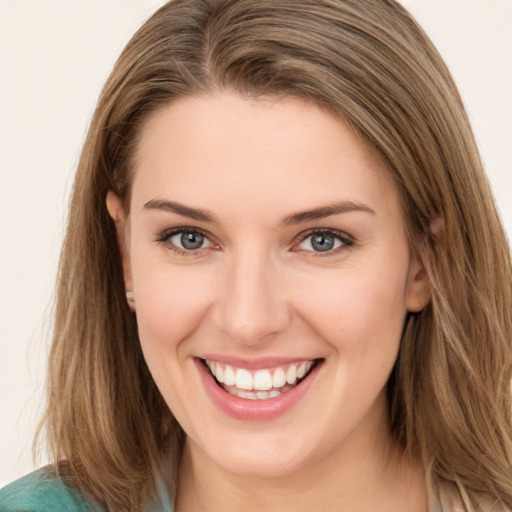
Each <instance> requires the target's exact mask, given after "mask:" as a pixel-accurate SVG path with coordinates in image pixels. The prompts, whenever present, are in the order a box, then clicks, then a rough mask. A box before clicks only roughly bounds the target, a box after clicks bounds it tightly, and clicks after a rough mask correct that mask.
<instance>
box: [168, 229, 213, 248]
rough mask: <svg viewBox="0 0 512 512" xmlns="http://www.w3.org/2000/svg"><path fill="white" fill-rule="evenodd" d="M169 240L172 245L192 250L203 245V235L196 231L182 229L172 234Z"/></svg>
mask: <svg viewBox="0 0 512 512" xmlns="http://www.w3.org/2000/svg"><path fill="white" fill-rule="evenodd" d="M170 240H171V242H172V243H173V244H174V245H177V246H178V247H181V248H182V249H186V250H188V251H193V250H196V249H200V248H201V247H202V246H203V244H204V242H205V237H204V236H203V234H202V233H198V232H197V231H182V232H181V233H177V234H175V235H174V236H172V237H171V238H170Z"/></svg>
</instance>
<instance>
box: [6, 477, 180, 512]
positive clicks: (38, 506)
mask: <svg viewBox="0 0 512 512" xmlns="http://www.w3.org/2000/svg"><path fill="white" fill-rule="evenodd" d="M0 511H1V512H57V511H58V512H106V510H105V509H104V508H102V507H100V506H99V505H98V504H96V503H95V502H94V501H93V500H92V499H90V498H89V499H88V498H87V497H86V496H83V495H82V494H81V493H80V492H79V491H77V490H76V489H74V488H73V487H71V485H68V484H66V482H65V481H64V480H63V479H62V478H60V477H58V476H57V475H56V474H55V473H54V472H52V471H51V470H48V469H40V470H38V471H35V472H34V473H30V474H29V475H27V476H24V477H23V478H20V479H19V480H16V481H15V482H13V483H12V484H9V485H8V486H7V487H4V488H3V489H0ZM146 512H173V511H172V505H171V500H170V498H169V494H168V493H167V492H164V493H163V496H162V498H161V499H160V498H159V499H157V500H155V503H154V504H153V505H152V506H151V507H150V508H149V509H148V510H147V511H146Z"/></svg>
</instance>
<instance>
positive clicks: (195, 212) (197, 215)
mask: <svg viewBox="0 0 512 512" xmlns="http://www.w3.org/2000/svg"><path fill="white" fill-rule="evenodd" d="M144 209H145V210H164V211H167V212H171V213H177V214H178V215H181V216H183V217H188V218H190V219H193V220H197V221H199V222H209V223H212V224H214V223H217V219H216V218H215V215H213V213H211V212H209V211H208V210H203V209H202V208H192V207H191V206H185V205H184V204H180V203H176V202H175V201H165V200H163V199H152V200H151V201H148V202H147V203H146V204H145V205H144Z"/></svg>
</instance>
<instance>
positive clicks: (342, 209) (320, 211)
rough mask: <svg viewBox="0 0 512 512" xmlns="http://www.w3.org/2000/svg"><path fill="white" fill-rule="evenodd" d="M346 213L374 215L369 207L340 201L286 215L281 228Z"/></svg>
mask: <svg viewBox="0 0 512 512" xmlns="http://www.w3.org/2000/svg"><path fill="white" fill-rule="evenodd" d="M348 212H365V213H369V214H371V215H376V213H375V211H374V210H372V209H371V208H370V207H369V206H366V205H364V204H358V203H354V202H353V201H341V202H339V203H332V204H329V205H326V206H320V207H318V208H312V209H311V210H304V211H302V212H297V213H293V214H291V215H288V216H287V217H285V218H284V219H283V220H282V221H281V225H283V226H291V225H294V224H301V223H303V222H310V221H312V220H320V219H325V218H326V217H330V216H331V215H337V214H340V213H348Z"/></svg>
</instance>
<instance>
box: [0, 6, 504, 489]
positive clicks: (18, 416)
mask: <svg viewBox="0 0 512 512" xmlns="http://www.w3.org/2000/svg"><path fill="white" fill-rule="evenodd" d="M255 1H257V0H255ZM163 3H164V2H163V1H162V0H0V325H1V329H2V337H1V338H0V487H2V486H3V485H5V484H7V483H8V482H9V481H11V480H13V479H14V478H16V477H19V476H21V475H23V474H24V473H26V472H28V471H30V470H31V469H33V468H34V467H35V466H34V464H33V462H32V459H31V452H30V449H31V442H32V437H33V433H34V429H35V426H36V424H37V420H38V418H39V415H40V413H41V404H42V401H43V387H44V374H45V362H46V357H47V350H48V342H47V339H48V333H49V332H50V331H51V314H50V308H49V303H50V300H51V296H52V286H53V282H54V279H55V273H56V268H57V259H58V253H59V246H60V242H61V237H62V231H63V224H64V217H65V213H66V204H67V196H68V191H69V188H70V185H71V181H72V176H73V172H74V168H75V166H76V163H77V159H78V154H79V151H80V146H81V143H82V140H83V138H84V135H85V131H86V128H87V124H88V121H89V118H90V116H91V113H92V110H93V108H94V105H95V102H96V99H97V96H98V94H99V91H100V88H101V86H102V84H103V82H104V81H105V79H106V77H107V75H108V73H109V71H110V69H111V67H112V65H113V63H114V61H115V59H116V57H117V56H118V54H119V52H120V51H121V49H122V47H123V46H124V44H125V43H126V42H127V41H128V39H129V37H130V35H131V34H132V33H133V32H134V31H135V30H136V28H137V27H138V26H139V25H140V24H141V22H142V21H143V20H144V19H145V18H147V17H148V16H149V15H150V14H151V13H152V12H153V11H154V10H155V9H156V8H157V7H158V6H160V5H162V4H163ZM403 3H404V4H405V5H406V6H407V7H408V8H409V9H410V10H411V11H412V12H413V14H415V15H416V17H417V18H418V20H419V21H420V23H422V25H423V26H424V28H425V29H426V30H427V32H428V33H429V34H430V36H431V37H432V39H433V40H434V42H435V43H436V44H437V46H438V48H439V49H440V51H441V53H442V54H443V56H444V57H445V59H446V61H447V62H448V65H449V66H450V68H451V70H452V72H453V74H454V75H455V78H456V80H457V82H458V84H459V86H460V89H461V92H462V95H463V97H464V100H465V102H466V104H467V107H468V109H469V113H470V116H471V118H472V121H473V125H474V129H475V132H476V135H477V138H478V141H479V144H480V148H481V150H482V153H483V157H484V161H485V164H486V168H487V170H488V174H489V176H490V178H491V181H492V183H493V186H494V188H495V191H496V195H497V199H498V203H499V205H500V209H501V212H502V216H503V219H504V222H505V224H506V226H507V229H508V232H509V233H512V164H511V156H510V146H511V144H512V128H511V119H512V64H511V63H512V30H511V27H512V0H403ZM39 463H44V458H43V459H42V460H40V462H39Z"/></svg>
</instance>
